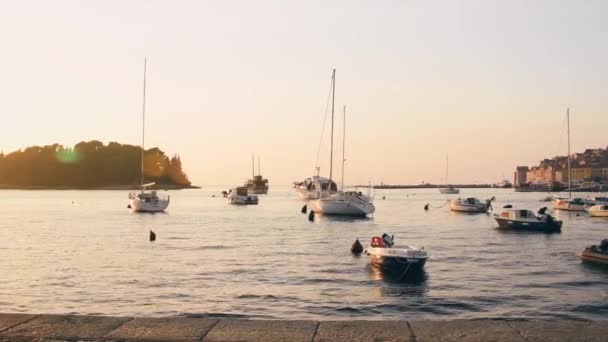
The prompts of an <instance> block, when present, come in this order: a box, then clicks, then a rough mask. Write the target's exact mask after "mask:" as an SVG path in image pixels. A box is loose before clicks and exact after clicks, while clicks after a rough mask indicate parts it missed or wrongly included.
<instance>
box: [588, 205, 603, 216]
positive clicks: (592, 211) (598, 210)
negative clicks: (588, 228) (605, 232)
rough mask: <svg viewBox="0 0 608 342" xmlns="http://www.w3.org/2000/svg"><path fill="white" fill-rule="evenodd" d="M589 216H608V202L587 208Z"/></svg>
mask: <svg viewBox="0 0 608 342" xmlns="http://www.w3.org/2000/svg"><path fill="white" fill-rule="evenodd" d="M586 210H587V214H589V216H594V217H608V204H596V205H594V206H591V207H589V208H587V209H586Z"/></svg>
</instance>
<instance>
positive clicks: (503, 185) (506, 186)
mask: <svg viewBox="0 0 608 342" xmlns="http://www.w3.org/2000/svg"><path fill="white" fill-rule="evenodd" d="M492 187H493V188H501V189H509V188H512V187H513V183H511V182H510V181H509V180H507V179H503V180H501V181H500V182H498V183H496V184H493V185H492Z"/></svg>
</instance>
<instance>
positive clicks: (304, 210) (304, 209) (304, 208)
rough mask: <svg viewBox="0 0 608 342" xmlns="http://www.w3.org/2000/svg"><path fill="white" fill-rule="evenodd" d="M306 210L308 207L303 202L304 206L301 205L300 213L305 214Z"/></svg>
mask: <svg viewBox="0 0 608 342" xmlns="http://www.w3.org/2000/svg"><path fill="white" fill-rule="evenodd" d="M306 210H308V208H307V207H306V204H304V206H303V207H302V210H301V211H302V214H306Z"/></svg>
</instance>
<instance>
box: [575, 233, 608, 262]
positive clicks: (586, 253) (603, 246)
mask: <svg viewBox="0 0 608 342" xmlns="http://www.w3.org/2000/svg"><path fill="white" fill-rule="evenodd" d="M577 256H578V257H579V258H580V259H581V260H582V261H587V262H594V263H600V264H605V265H608V239H604V240H602V242H601V243H600V244H599V245H592V246H588V247H586V248H585V249H584V250H583V251H582V252H581V253H579V254H577Z"/></svg>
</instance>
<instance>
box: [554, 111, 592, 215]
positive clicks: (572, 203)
mask: <svg viewBox="0 0 608 342" xmlns="http://www.w3.org/2000/svg"><path fill="white" fill-rule="evenodd" d="M566 121H567V131H568V198H567V199H565V198H555V199H553V209H556V210H566V211H585V202H584V201H583V200H582V199H580V198H575V199H572V167H571V165H570V164H571V162H570V159H572V156H571V155H570V108H568V109H566Z"/></svg>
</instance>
